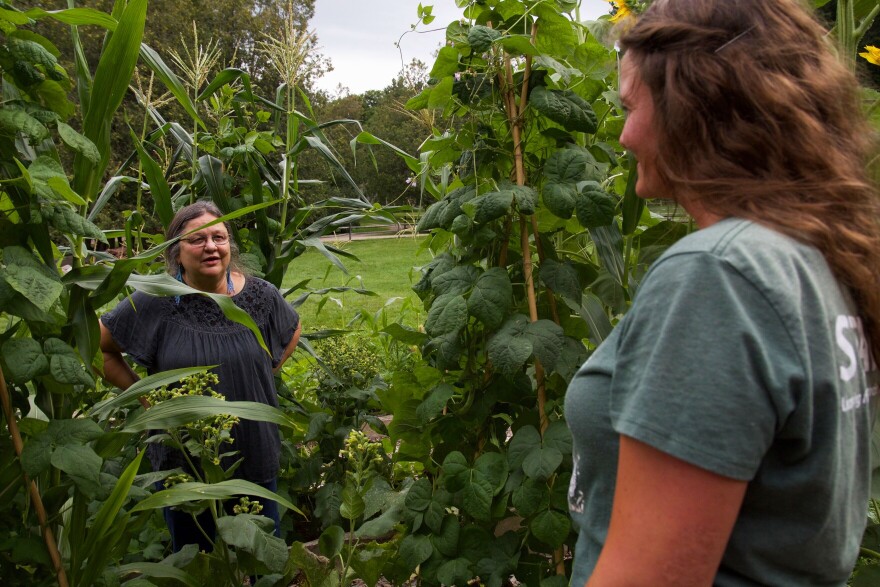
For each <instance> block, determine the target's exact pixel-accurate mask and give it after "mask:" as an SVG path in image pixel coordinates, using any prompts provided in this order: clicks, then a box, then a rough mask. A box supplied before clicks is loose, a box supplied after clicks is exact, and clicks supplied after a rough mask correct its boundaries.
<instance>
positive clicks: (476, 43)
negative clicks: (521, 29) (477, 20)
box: [467, 24, 501, 53]
mask: <svg viewBox="0 0 880 587" xmlns="http://www.w3.org/2000/svg"><path fill="white" fill-rule="evenodd" d="M500 38H501V33H500V32H499V31H497V30H495V29H492V28H489V27H487V26H481V25H478V24H476V25H474V26H472V27H471V28H470V30H468V36H467V42H468V45H470V46H471V49H472V50H473V52H474V53H485V52H486V51H488V50H489V49H490V48H491V47H492V43H494V42H495V41H496V40H497V39H500Z"/></svg>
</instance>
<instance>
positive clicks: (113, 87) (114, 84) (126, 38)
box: [74, 0, 147, 200]
mask: <svg viewBox="0 0 880 587" xmlns="http://www.w3.org/2000/svg"><path fill="white" fill-rule="evenodd" d="M146 17H147V0H130V1H129V2H127V3H126V4H125V8H124V9H123V11H122V13H121V14H120V17H119V24H118V25H117V27H116V32H114V33H113V34H112V35H110V37H109V40H108V41H107V44H106V46H105V47H104V51H103V52H102V53H101V58H100V60H99V61H98V67H97V69H96V70H95V79H94V82H93V84H92V91H91V98H90V101H89V104H88V110H87V111H86V112H84V113H83V128H82V133H83V134H84V135H85V136H86V138H88V139H89V140H91V141H92V143H94V144H95V146H96V147H97V148H98V152H99V153H100V154H101V159H100V161H99V163H98V164H97V165H94V164H93V163H92V162H91V161H89V160H88V158H87V157H85V156H84V155H82V154H80V153H77V156H76V159H75V161H74V191H75V192H76V193H78V194H80V195H82V196H83V197H85V198H86V199H87V200H91V199H92V198H93V197H94V196H95V195H96V194H97V192H98V183H99V181H100V179H101V177H102V176H103V175H104V170H105V167H106V165H107V161H109V157H110V126H111V125H112V123H113V116H114V114H115V113H116V110H117V109H118V108H119V105H120V104H121V103H122V99H123V98H124V97H125V94H126V93H128V83H129V81H131V76H132V72H133V71H134V67H135V65H136V64H137V60H138V52H139V49H140V44H141V39H142V38H143V35H144V24H145V22H146Z"/></svg>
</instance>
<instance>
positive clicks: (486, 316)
mask: <svg viewBox="0 0 880 587" xmlns="http://www.w3.org/2000/svg"><path fill="white" fill-rule="evenodd" d="M512 303H513V285H512V284H511V283H510V277H509V276H508V275H507V271H505V270H504V269H502V268H500V267H492V268H490V269H489V270H488V271H486V272H485V273H483V274H482V275H480V277H479V278H478V279H477V282H476V283H475V284H474V289H473V291H472V292H471V295H470V297H469V298H468V300H467V308H468V312H469V313H470V314H471V316H473V317H474V318H476V319H477V320H479V321H480V322H482V323H483V324H485V325H486V327H487V328H488V329H489V330H495V329H496V328H498V327H499V326H501V323H502V322H503V321H504V319H505V318H506V317H507V312H508V311H509V310H510V306H511V305H512Z"/></svg>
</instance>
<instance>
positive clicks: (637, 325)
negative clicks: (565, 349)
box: [565, 219, 878, 587]
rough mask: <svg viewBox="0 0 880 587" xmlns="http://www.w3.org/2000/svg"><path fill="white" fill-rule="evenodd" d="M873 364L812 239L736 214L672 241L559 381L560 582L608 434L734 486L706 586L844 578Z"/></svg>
mask: <svg viewBox="0 0 880 587" xmlns="http://www.w3.org/2000/svg"><path fill="white" fill-rule="evenodd" d="M866 372H867V373H866ZM877 375H878V374H877V370H876V366H875V365H874V362H873V359H872V358H871V356H870V353H869V352H868V344H867V342H866V339H865V337H864V334H863V330H862V327H861V320H860V319H859V318H858V313H857V311H856V308H855V306H854V304H853V302H852V299H851V296H850V295H849V293H848V292H847V291H846V290H845V289H843V288H841V286H840V285H839V284H838V282H837V280H836V279H835V278H834V276H833V275H832V274H831V271H830V270H829V268H828V266H827V264H826V262H825V260H824V258H823V257H822V255H821V254H820V253H819V252H818V251H817V250H816V249H815V248H813V247H810V246H807V245H804V244H801V243H798V242H796V241H795V240H793V239H790V238H788V237H786V236H784V235H782V234H780V233H777V232H775V231H773V230H770V229H768V228H766V227H763V226H760V225H757V224H754V223H751V222H748V221H744V220H739V219H728V220H724V221H721V222H719V223H717V224H714V225H712V226H711V227H709V228H707V229H705V230H701V231H699V232H696V233H694V234H692V235H690V236H688V237H687V238H685V239H683V240H681V241H680V242H678V243H677V244H676V245H674V246H673V247H671V248H670V249H669V250H668V251H667V252H666V253H665V254H664V255H663V256H662V257H661V258H660V259H659V260H658V261H657V262H656V263H655V264H654V266H653V267H652V268H651V270H650V271H649V272H648V274H647V275H646V276H645V279H644V280H643V282H642V286H641V289H640V290H639V292H638V294H637V296H636V300H635V303H634V305H633V307H632V309H631V311H630V312H629V313H628V314H627V315H626V316H625V318H624V319H623V320H622V321H621V323H620V324H619V325H618V326H617V328H616V329H615V330H614V331H613V333H612V334H611V336H610V337H609V338H608V339H607V340H606V341H605V342H604V343H603V344H602V345H601V346H600V347H599V348H598V349H597V350H596V352H595V353H594V354H593V356H592V357H591V358H590V360H588V361H587V362H586V363H585V364H584V366H583V367H581V369H580V371H579V372H578V373H577V375H576V376H575V378H574V379H573V380H572V382H571V385H570V386H569V389H568V394H567V397H566V401H565V413H566V419H567V421H568V424H569V426H570V428H571V431H572V435H573V437H574V448H575V451H574V452H575V456H574V458H575V469H574V474H573V476H572V482H571V487H570V489H569V507H570V509H571V515H572V518H573V519H574V521H575V523H576V526H577V527H578V529H579V536H578V542H577V547H576V549H575V555H574V573H573V578H572V585H573V586H576V587H580V586H582V585H583V584H584V582H585V581H586V580H587V578H588V577H589V576H590V574H591V573H592V570H593V568H594V567H595V564H596V560H597V559H598V557H599V553H600V551H601V549H602V545H603V543H604V541H605V536H606V533H607V530H608V523H609V520H610V517H611V502H612V499H613V495H614V485H615V479H616V475H617V456H618V444H619V435H621V434H623V435H626V436H629V437H631V438H634V439H637V440H639V441H641V442H644V443H646V444H648V445H650V446H652V447H654V448H657V449H658V450H661V451H663V452H665V453H667V454H670V455H672V456H674V457H676V458H678V459H681V460H683V461H686V462H688V463H691V464H694V465H696V466H698V467H701V468H703V469H706V470H709V471H712V472H714V473H717V474H719V475H724V476H726V477H730V478H733V479H739V480H745V481H748V482H749V485H748V489H747V491H746V495H745V499H744V501H743V504H742V509H741V511H740V513H739V516H738V518H737V521H736V524H735V526H734V528H733V532H732V534H731V537H730V541H729V543H728V545H727V548H726V550H725V552H724V557H723V559H722V562H721V566H720V568H719V569H718V574H717V575H716V577H715V584H716V585H723V586H728V585H845V583H846V580H847V578H848V576H849V574H850V571H851V569H852V567H853V565H854V563H855V560H856V555H857V553H858V548H859V542H860V540H861V536H862V532H863V531H864V527H865V521H866V511H867V509H866V507H867V500H868V491H869V479H870V462H869V461H870V456H869V436H870V430H871V425H872V422H873V419H874V408H875V404H876V402H875V401H874V400H875V398H874V396H875V395H876V394H877V391H878V387H877ZM693 497H694V500H699V498H700V496H699V495H694V496H693ZM637 548H638V545H634V549H636V550H637Z"/></svg>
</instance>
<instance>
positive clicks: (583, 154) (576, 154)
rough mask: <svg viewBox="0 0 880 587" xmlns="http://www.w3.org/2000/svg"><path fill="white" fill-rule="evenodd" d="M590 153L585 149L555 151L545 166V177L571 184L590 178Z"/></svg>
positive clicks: (549, 179)
mask: <svg viewBox="0 0 880 587" xmlns="http://www.w3.org/2000/svg"><path fill="white" fill-rule="evenodd" d="M588 153H589V152H588V151H586V150H584V149H560V150H558V151H554V152H553V154H552V155H550V157H549V158H548V159H547V164H546V165H545V166H544V177H545V178H546V179H547V180H548V181H553V182H558V183H569V184H576V183H577V182H579V181H584V180H587V179H589V177H588V175H587V163H589V159H588ZM545 197H546V195H545Z"/></svg>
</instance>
